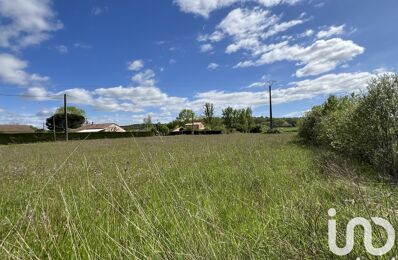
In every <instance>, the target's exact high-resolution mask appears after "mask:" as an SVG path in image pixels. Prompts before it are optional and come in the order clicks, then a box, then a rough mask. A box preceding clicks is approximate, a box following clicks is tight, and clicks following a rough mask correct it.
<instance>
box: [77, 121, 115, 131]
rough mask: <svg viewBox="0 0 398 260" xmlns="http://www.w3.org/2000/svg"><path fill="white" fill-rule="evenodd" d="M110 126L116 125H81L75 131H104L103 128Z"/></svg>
mask: <svg viewBox="0 0 398 260" xmlns="http://www.w3.org/2000/svg"><path fill="white" fill-rule="evenodd" d="M111 125H116V124H114V123H106V124H88V125H83V126H81V127H79V128H78V129H76V130H78V131H81V130H89V129H101V130H103V129H105V128H107V127H109V126H111Z"/></svg>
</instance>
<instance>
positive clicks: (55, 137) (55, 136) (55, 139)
mask: <svg viewBox="0 0 398 260" xmlns="http://www.w3.org/2000/svg"><path fill="white" fill-rule="evenodd" d="M53 134H54V142H55V141H57V135H56V133H55V114H54V115H53Z"/></svg>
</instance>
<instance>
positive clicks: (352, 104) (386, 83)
mask: <svg viewBox="0 0 398 260" xmlns="http://www.w3.org/2000/svg"><path fill="white" fill-rule="evenodd" d="M299 136H300V137H301V138H302V139H303V140H305V141H307V142H308V143H311V144H315V145H319V146H324V147H328V148H331V149H333V150H335V151H337V152H339V153H342V154H345V155H348V156H351V157H355V158H357V159H359V160H361V161H363V162H367V163H370V164H372V165H374V166H375V167H376V168H378V169H379V170H381V171H383V172H386V173H389V174H392V175H394V176H396V177H398V76H397V75H391V74H386V75H383V76H380V77H377V78H375V79H372V80H371V81H370V82H369V85H368V91H367V93H366V94H364V95H362V96H355V95H352V96H351V97H348V96H346V97H343V98H340V99H338V98H336V97H333V96H332V97H329V99H328V100H327V101H326V102H325V103H324V104H323V105H321V106H316V107H314V108H312V110H311V111H309V112H308V113H307V114H306V115H305V116H304V118H302V119H301V120H300V122H299Z"/></svg>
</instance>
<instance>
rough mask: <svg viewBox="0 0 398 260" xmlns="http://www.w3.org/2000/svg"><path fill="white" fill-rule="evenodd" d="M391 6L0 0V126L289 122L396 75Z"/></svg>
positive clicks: (300, 1) (341, 1)
mask: <svg viewBox="0 0 398 260" xmlns="http://www.w3.org/2000/svg"><path fill="white" fill-rule="evenodd" d="M397 11H398V1H396V0H383V1H374V0H362V1H359V0H123V1H111V0H96V1H94V0H82V1H70V0H69V1H68V0H57V1H52V0H12V1H11V0H0V124H10V123H18V124H31V125H35V126H41V125H42V123H43V122H45V119H46V118H47V117H49V116H50V115H51V114H52V113H53V112H54V110H55V109H56V108H57V107H60V106H62V105H63V94H64V93H66V94H67V98H68V103H69V104H70V105H74V106H78V107H81V108H84V109H85V110H86V112H87V117H88V121H90V122H94V123H104V122H114V123H118V124H120V125H126V124H132V123H141V122H142V120H143V118H144V117H146V116H147V115H151V117H152V120H153V121H154V122H162V123H164V122H169V121H171V120H173V119H175V117H176V116H177V115H178V112H179V111H180V110H182V109H185V108H186V109H193V110H194V111H195V112H196V113H197V114H198V115H200V114H202V110H203V106H204V104H205V103H206V102H210V103H213V104H214V105H215V107H216V114H217V115H220V114H221V110H222V109H223V108H225V107H227V106H232V107H235V108H243V107H251V108H252V109H253V112H254V115H256V116H268V115H269V109H268V84H269V82H274V83H273V92H272V94H273V103H274V108H273V112H274V116H278V117H292V116H300V115H302V114H303V113H304V112H305V111H307V110H308V109H310V108H311V107H312V106H314V105H318V104H320V103H322V102H323V101H324V100H325V99H326V98H327V97H328V96H329V95H332V94H334V95H344V94H349V93H352V92H362V93H363V92H365V91H366V84H367V82H368V81H369V80H370V79H371V78H373V77H375V76H377V75H378V74H380V73H384V72H393V71H396V66H397V65H398V64H397V63H398V62H397V61H398V51H397V46H398V34H397V33H396V32H395V31H396V30H395V28H397V26H398V19H397V18H396V14H397Z"/></svg>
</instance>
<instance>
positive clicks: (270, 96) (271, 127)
mask: <svg viewBox="0 0 398 260" xmlns="http://www.w3.org/2000/svg"><path fill="white" fill-rule="evenodd" d="M274 83H275V81H273V80H272V81H270V82H269V85H268V88H269V89H268V92H269V117H270V121H269V128H270V129H271V130H272V129H273V128H274V123H273V118H272V85H273V84H274Z"/></svg>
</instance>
